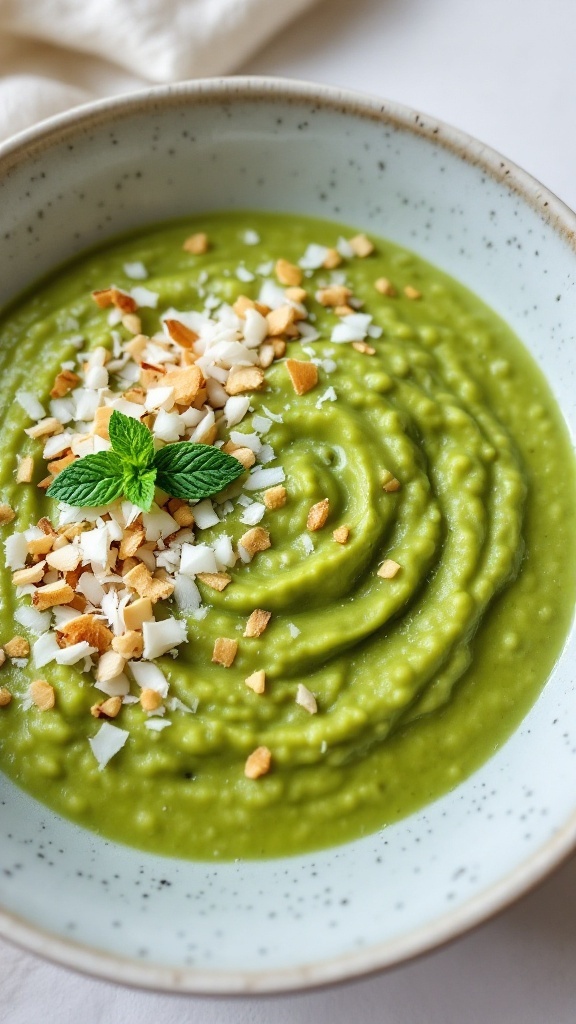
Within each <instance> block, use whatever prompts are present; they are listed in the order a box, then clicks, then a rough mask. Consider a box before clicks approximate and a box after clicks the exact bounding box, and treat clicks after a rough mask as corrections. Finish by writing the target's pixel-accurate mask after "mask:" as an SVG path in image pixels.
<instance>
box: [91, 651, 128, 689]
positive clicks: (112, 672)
mask: <svg viewBox="0 0 576 1024" xmlns="http://www.w3.org/2000/svg"><path fill="white" fill-rule="evenodd" d="M125 664H126V662H125V660H124V658H123V657H122V655H121V654H118V651H110V650H108V651H105V652H104V654H103V655H102V657H101V658H100V661H99V662H98V668H97V669H96V679H97V680H98V682H99V683H107V682H108V680H110V679H116V676H119V675H120V673H121V672H123V671H124V666H125Z"/></svg>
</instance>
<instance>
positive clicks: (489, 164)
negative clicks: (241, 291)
mask: <svg viewBox="0 0 576 1024" xmlns="http://www.w3.org/2000/svg"><path fill="white" fill-rule="evenodd" d="M0 197H1V198H2V203H1V204H0V248H1V252H2V265H3V274H2V278H1V279H0V304H2V303H4V302H6V301H8V300H9V299H10V298H11V297H12V296H14V295H15V294H17V293H18V292H20V291H21V290H22V288H24V287H25V286H26V285H27V284H29V283H31V282H32V281H34V280H35V279H36V278H38V277H39V276H40V275H42V274H43V273H45V272H46V271H48V270H49V269H51V268H53V267H54V266H55V265H57V264H58V263H60V262H62V261H63V260H64V259H67V258H69V257H70V256H72V255H73V254H74V253H75V252H78V251H81V250H83V249H85V248H87V247H89V246H91V245H93V244H95V243H97V242H99V241H101V240H104V239H106V238H108V237H111V236H113V235H117V234H119V233H120V232H123V231H126V230H128V229H130V228H136V227H141V226H142V225H144V224H147V223H153V222H156V221H160V220H164V219H168V218H171V217H176V216H179V215H183V214H188V213H193V212H195V211H201V210H212V209H225V208H240V207H242V208H249V209H265V210H283V211H294V212H299V213H309V214H313V215H316V216H322V217H326V218H330V219H333V220H341V221H344V222H347V223H349V224H353V225H357V226H358V227H359V228H364V229H369V230H371V231H373V232H374V233H377V234H380V235H383V236H385V237H389V238H391V239H392V240H394V241H395V242H398V243H400V244H402V245H405V246H407V247H409V248H412V249H414V250H416V251H417V252H418V253H419V254H420V255H422V256H424V257H425V258H427V259H429V260H430V261H432V262H433V263H435V264H437V265H438V266H440V267H442V268H443V269H445V270H446V271H448V272H449V273H451V274H453V275H454V276H455V277H457V278H458V279H459V280H461V281H462V282H463V283H465V284H467V285H468V286H469V287H470V288H471V289H473V290H474V291H475V292H476V293H477V294H478V295H480V296H481V297H482V298H483V299H484V300H485V301H486V302H487V303H488V304H489V305H491V306H492V307H493V308H494V309H495V310H496V311H497V312H499V313H500V314H501V315H502V316H503V317H504V318H505V319H506V320H507V321H508V323H509V324H510V325H511V326H512V328H514V329H515V330H516V332H517V333H518V335H519V336H520V337H521V339H522V340H523V341H524V343H525V344H526V345H527V346H528V348H529V349H530V350H531V352H532V353H533V355H534V357H535V358H536V360H537V361H538V362H539V364H540V365H541V367H542V368H543V369H544V371H545V373H546V375H547V377H548V379H549V381H550V382H551V384H552V387H553V390H554V392H555V394H556V397H557V399H558V401H559V403H560V405H561V407H562V409H563V412H564V414H565V417H566V419H567V421H568V423H569V425H570V429H571V430H572V431H574V425H575V423H576V399H575V396H576V388H575V387H574V367H575V358H574V352H575V351H576V349H575V346H574V324H575V323H576V316H575V315H574V314H575V309H574V305H575V303H574V270H575V267H576V261H575V259H574V252H573V248H572V244H571V241H570V230H572V229H573V227H574V223H573V217H572V215H571V214H569V212H568V211H565V210H563V208H562V207H561V204H559V203H558V202H557V201H555V200H554V199H553V197H551V196H549V195H547V194H545V193H544V192H543V190H541V189H539V187H538V186H537V185H536V183H535V182H532V181H531V179H529V178H528V177H527V176H526V175H523V174H522V172H519V171H518V170H517V169H515V168H513V167H510V166H509V165H507V164H506V163H505V162H504V161H500V159H499V158H498V157H497V156H496V155H495V154H491V153H486V152H485V150H484V149H483V147H481V146H480V145H479V144H477V143H474V142H472V141H471V140H467V139H466V138H465V137H464V136H462V135H460V134H459V133H457V132H454V131H452V130H450V129H447V128H445V127H443V126H439V125H436V124H433V123H432V122H431V121H424V120H422V119H420V118H417V117H416V116H415V115H414V114H413V113H412V112H411V111H407V110H403V109H401V108H398V107H393V106H392V105H387V104H381V103H376V102H370V101H368V100H360V99H358V98H355V97H350V96H342V95H341V94H338V93H336V92H333V91H332V92H331V91H329V90H322V89H320V88H319V87H316V86H310V87H308V86H299V85H296V84H294V83H291V84H288V83H279V82H264V81H262V80H254V81H250V80H246V81H245V80H241V79H230V80H228V81H223V82H218V81H214V82H206V83H200V84H194V85H192V84H190V85H187V86H182V87H177V88H175V89H162V90H154V91H152V92H151V93H150V94H145V95H140V96H139V97H138V98H132V99H128V100H121V101H113V102H108V103H105V104H98V105H96V106H95V107H94V108H90V109H86V111H85V112H80V113H78V114H76V115H68V116H66V117H64V118H59V119H55V120H54V121H53V122H51V123H50V125H49V126H48V127H46V128H45V129H41V130H37V131H33V132H30V133H27V134H26V135H25V136H23V137H21V139H20V140H19V141H17V142H16V143H13V144H9V145H7V146H5V147H3V150H0ZM575 646H576V638H575V637H574V636H572V638H571V639H570V640H569V642H568V643H567V645H566V648H565V651H564V654H563V656H562V658H561V659H560V662H559V663H558V665H557V667H556V669H555V671H554V673H553V675H552V677H551V679H550V681H549V682H548V684H547V686H546V687H545V690H544V692H543V693H542V695H541V697H540V699H539V700H538V702H537V704H536V705H535V707H534V708H533V709H532V711H531V712H530V713H529V715H528V716H527V717H526V719H525V720H524V722H523V724H522V726H521V727H520V728H519V729H518V730H517V731H516V733H515V734H514V735H513V736H512V737H511V739H510V740H509V741H508V742H507V743H506V744H505V745H504V747H503V748H502V749H501V750H500V751H499V752H498V753H497V754H496V755H495V756H494V757H493V758H492V759H491V760H490V761H489V762H488V763H487V764H485V765H484V767H483V768H482V769H481V770H480V771H478V772H476V773H475V774H474V775H473V776H472V777H471V778H469V779H468V780H467V781H466V782H464V783H463V784H461V785H460V786H459V787H458V788H457V789H456V790H454V791H453V792H452V793H450V794H448V795H447V796H445V797H444V798H442V799H441V800H438V801H437V802H435V803H434V804H432V805H430V806H428V807H427V808H425V809H424V810H422V811H421V812H420V813H418V814H415V815H413V816H411V817H410V818H408V819H406V820H404V821H402V822H400V823H398V824H396V825H394V826H392V827H390V828H388V829H386V830H385V831H384V832H382V833H379V834H375V835H371V836H368V837H366V838H365V839H362V840H360V841H358V842H355V843H351V844H348V845H346V846H343V847H339V848H336V849H332V850H329V851H325V852H322V853H318V854H314V855H309V856H303V857H296V858H290V859H284V860H276V861H264V862H250V863H239V862H237V863H226V864H223V863H191V862H184V861H179V860H173V859H168V858H160V857H156V856H152V855H147V854H142V853H139V852H138V851H136V850H132V849H129V848H127V847H123V846H120V845H116V844H114V843H111V842H108V841H106V840H104V839H101V838H99V837H97V836H95V835H92V834H90V833H87V832H84V831H83V830H81V829H79V828H77V827H76V826H74V825H72V824H71V823H69V822H67V821H65V820H63V819H61V818H58V817H57V816H56V815H54V814H52V813H51V812H49V811H48V810H46V809H45V808H43V807H42V806H40V805H39V804H37V803H36V802H35V801H34V800H32V799H31V798H30V797H28V796H27V795H25V794H24V793H22V792H20V791H19V790H18V789H17V788H16V787H14V786H13V785H12V784H11V783H9V782H8V780H7V779H6V778H5V777H3V776H2V775H0V805H1V807H2V813H1V815H0V842H1V846H2V851H3V857H2V861H3V871H2V872H1V873H0V907H1V910H0V931H2V932H3V934H4V935H6V936H7V937H9V938H13V939H14V940H16V941H20V942H22V943H23V944H25V945H26V946H28V947H30V948H32V949H35V950H37V951H39V952H42V953H45V954H46V955H48V956H51V957H54V958H56V959H59V960H61V961H62V962H64V963H67V964H70V965H72V966H77V967H80V968H83V969H86V970H89V971H92V972H94V973H98V974H101V975H103V976H107V977H110V978H114V979H116V980H124V981H128V982H132V983H136V984H141V985H147V986H157V987H163V988H169V989H182V990H187V991H197V992H210V991H212V992H242V991H244V992H249V991H251V992H253V991H273V990H280V989H289V988H293V987H300V986H306V985H313V984H319V983H322V982H326V981H330V980H333V979H336V978H343V977H349V976H352V975H354V974H358V973H362V972H364V971H367V970H370V969H373V968H376V967H380V966H385V965H387V964H391V963H396V962H398V961H400V960H402V959H403V958H405V957H407V956H410V955H413V954H415V953H417V952H421V951H423V950H425V949H428V948H431V947H432V946H433V945H435V944H437V943H438V942H440V941H443V940H444V939H447V938H449V937H451V936H453V935H456V934H458V933H459V932H460V931H462V930H464V929H465V928H466V927H469V926H471V925H472V924H474V923H476V922H477V921H479V920H481V919H482V918H483V917H485V916H487V915H488V914H489V913H490V912H492V911H493V910H495V909H497V908H498V907H500V906H503V905H504V904H505V903H506V902H507V901H509V900H510V899H512V898H513V897H514V896H515V895H516V894H517V893H519V892H522V891H523V890H525V889H526V888H527V887H528V886H529V885H530V884H532V883H533V882H534V881H536V880H537V879H538V878H539V877H541V875H542V874H543V873H544V872H545V870H547V869H548V868H549V867H551V866H552V865H553V864H554V863H556V862H557V861H558V860H559V859H560V857H561V856H562V855H563V854H564V853H565V852H566V851H567V850H568V849H569V848H570V846H571V844H572V843H573V840H574V834H575V832H576V822H575V821H574V808H575V806H576V771H575V770H574V768H575V758H576V745H575V744H574V743H573V741H572V732H573V721H574V715H573V710H574V704H575V701H574V673H573V670H572V665H573V663H574V648H575Z"/></svg>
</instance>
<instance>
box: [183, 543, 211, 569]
mask: <svg viewBox="0 0 576 1024" xmlns="http://www.w3.org/2000/svg"><path fill="white" fill-rule="evenodd" d="M180 572H181V573H184V575H185V576H195V575H196V573H199V572H218V567H217V565H216V558H215V557H214V552H213V550H212V548H210V547H208V545H207V544H183V545H182V557H181V559H180Z"/></svg>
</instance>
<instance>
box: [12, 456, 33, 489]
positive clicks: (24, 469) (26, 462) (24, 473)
mask: <svg viewBox="0 0 576 1024" xmlns="http://www.w3.org/2000/svg"><path fill="white" fill-rule="evenodd" d="M33 473H34V459H33V458H32V456H31V455H23V456H22V457H21V458H19V459H18V469H17V470H16V483H17V484H29V483H30V481H31V480H32V474H33Z"/></svg>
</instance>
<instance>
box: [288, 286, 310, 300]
mask: <svg viewBox="0 0 576 1024" xmlns="http://www.w3.org/2000/svg"><path fill="white" fill-rule="evenodd" d="M284 295H285V296H286V298H287V299H290V301H291V302H300V303H303V302H306V299H307V298H308V292H307V291H306V289H305V288H287V289H286V291H285V292H284Z"/></svg>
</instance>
